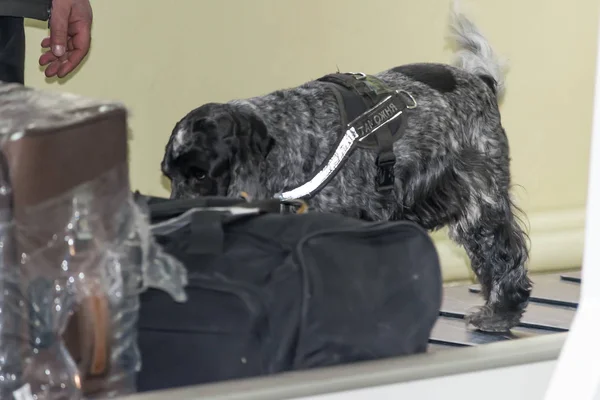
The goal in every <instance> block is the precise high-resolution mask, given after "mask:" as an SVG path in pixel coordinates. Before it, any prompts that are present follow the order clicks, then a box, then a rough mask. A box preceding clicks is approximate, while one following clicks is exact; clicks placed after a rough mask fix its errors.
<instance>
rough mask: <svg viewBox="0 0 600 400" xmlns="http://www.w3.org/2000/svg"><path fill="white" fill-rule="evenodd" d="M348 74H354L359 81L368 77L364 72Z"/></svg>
mask: <svg viewBox="0 0 600 400" xmlns="http://www.w3.org/2000/svg"><path fill="white" fill-rule="evenodd" d="M348 75H352V76H354V79H356V80H357V81H360V80H363V79H367V74H365V73H364V72H348Z"/></svg>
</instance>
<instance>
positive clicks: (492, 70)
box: [450, 0, 506, 98]
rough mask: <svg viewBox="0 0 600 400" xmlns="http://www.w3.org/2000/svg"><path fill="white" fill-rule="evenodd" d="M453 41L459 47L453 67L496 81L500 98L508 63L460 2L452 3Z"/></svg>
mask: <svg viewBox="0 0 600 400" xmlns="http://www.w3.org/2000/svg"><path fill="white" fill-rule="evenodd" d="M450 28H451V39H452V40H453V42H454V43H455V44H456V45H457V49H456V53H455V56H454V57H455V58H454V61H453V65H454V66H456V67H458V68H461V69H464V70H466V71H468V72H471V73H473V74H476V75H480V76H482V77H491V78H493V79H494V81H495V82H494V89H495V91H496V95H497V97H498V98H500V97H502V96H503V94H504V90H505V80H504V75H505V71H506V62H505V61H504V60H501V59H499V58H498V57H497V55H496V54H495V53H494V50H493V49H492V46H491V45H490V43H489V42H488V41H487V39H486V38H485V37H484V36H483V34H482V33H481V32H480V31H479V29H478V28H477V27H476V26H475V24H474V23H473V22H471V20H469V19H468V18H467V17H466V16H465V15H464V14H463V13H462V12H461V11H460V7H459V1H458V0H453V1H452V9H451V11H450Z"/></svg>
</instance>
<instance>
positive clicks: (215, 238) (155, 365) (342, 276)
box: [138, 199, 442, 392]
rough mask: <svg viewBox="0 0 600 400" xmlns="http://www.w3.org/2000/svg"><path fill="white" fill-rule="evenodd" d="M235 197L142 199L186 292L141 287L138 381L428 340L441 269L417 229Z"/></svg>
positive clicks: (228, 375)
mask: <svg viewBox="0 0 600 400" xmlns="http://www.w3.org/2000/svg"><path fill="white" fill-rule="evenodd" d="M236 203H239V200H235V199H233V200H232V199H203V200H196V201H192V202H190V201H179V200H168V201H157V200H156V199H151V200H150V202H149V209H150V215H151V220H152V222H153V233H154V237H155V238H156V240H157V241H158V242H159V243H160V244H161V245H162V246H163V247H164V249H165V250H166V251H167V252H168V253H170V254H172V255H174V256H176V257H177V258H178V259H179V260H181V261H182V262H183V263H184V264H185V266H186V268H187V270H188V281H189V284H188V287H187V288H186V289H187V295H188V300H187V302H185V303H176V302H174V301H173V300H172V298H171V297H170V296H169V295H167V294H166V293H164V292H161V291H158V290H153V289H150V290H147V291H146V292H144V293H142V295H141V298H140V302H141V305H140V314H139V326H138V328H139V331H138V341H139V342H138V343H139V347H140V351H141V356H142V370H141V372H140V373H139V376H138V390H139V391H141V392H143V391H149V390H158V389H165V388H173V387H179V386H187V385H195V384H202V383H209V382H218V381H224V380H229V379H239V378H247V377H253V376H262V375H269V374H274V373H280V372H285V371H293V370H301V369H306V368H313V367H324V366H333V365H339V364H345V363H350V362H356V361H364V360H377V359H383V358H388V357H396V356H403V355H410V354H416V353H421V352H425V351H426V350H427V343H428V338H429V335H430V333H431V329H432V328H433V325H434V323H435V321H436V319H437V316H438V312H439V309H440V305H441V294H442V278H441V271H440V264H439V260H438V255H437V252H436V250H435V247H434V245H433V242H432V241H431V239H430V237H429V235H428V234H427V233H426V232H425V231H424V230H423V229H421V228H420V227H418V226H416V225H414V224H412V223H408V222H383V223H374V222H365V221H360V220H356V219H352V218H346V217H342V216H339V215H333V214H312V213H307V214H302V215H298V214H287V215H282V214H278V213H271V212H264V211H265V210H266V209H267V208H268V207H265V203H258V204H253V203H244V204H241V205H240V204H236ZM220 206H222V207H220ZM238 206H239V207H238ZM191 207H209V208H203V209H194V210H191V211H189V210H190V208H191ZM223 207H225V208H223ZM186 211H187V212H186ZM268 211H270V210H268Z"/></svg>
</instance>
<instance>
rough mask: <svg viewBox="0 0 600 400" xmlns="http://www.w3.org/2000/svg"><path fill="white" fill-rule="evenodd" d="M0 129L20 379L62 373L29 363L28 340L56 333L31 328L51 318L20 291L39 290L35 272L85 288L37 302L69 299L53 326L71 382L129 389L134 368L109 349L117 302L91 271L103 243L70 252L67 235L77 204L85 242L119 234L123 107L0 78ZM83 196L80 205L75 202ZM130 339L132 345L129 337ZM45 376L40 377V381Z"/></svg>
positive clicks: (123, 195) (35, 352)
mask: <svg viewBox="0 0 600 400" xmlns="http://www.w3.org/2000/svg"><path fill="white" fill-rule="evenodd" d="M0 134H1V136H0V138H1V140H2V142H1V145H0V159H1V160H0V161H2V164H3V165H1V166H0V169H3V171H2V176H1V177H0V178H1V179H0V219H3V220H7V219H8V220H11V221H12V229H11V230H10V233H9V232H8V231H7V232H5V237H4V239H3V244H6V246H4V247H3V250H2V253H3V265H2V268H4V269H6V268H15V269H18V271H19V274H20V278H19V279H20V281H19V282H20V288H21V291H22V293H24V294H23V295H22V296H24V298H25V303H26V304H25V305H24V308H23V309H22V312H23V313H24V315H23V316H22V317H23V321H22V323H21V328H22V329H21V330H20V332H22V334H23V336H22V338H21V340H20V343H19V344H20V345H21V346H22V347H24V348H21V349H20V351H21V354H25V355H26V356H27V355H29V356H31V357H30V359H28V361H26V362H25V364H24V366H23V368H22V370H21V373H22V379H23V380H24V381H26V382H29V387H28V388H27V390H31V391H32V392H34V393H35V392H36V391H39V390H46V389H48V385H50V386H51V385H52V383H51V382H50V381H52V380H53V379H54V380H55V381H56V382H58V381H60V379H58V380H56V379H55V378H56V377H55V376H54V375H52V371H51V374H50V375H49V376H48V377H44V376H41V377H40V376H38V375H39V371H37V370H38V369H39V368H40V367H39V366H36V362H41V361H39V360H38V361H36V357H38V356H39V354H40V353H39V352H40V351H41V350H39V349H37V348H36V346H38V345H39V346H43V344H40V343H41V342H43V341H44V340H46V339H43V338H42V337H44V335H46V336H47V335H50V336H52V334H58V333H57V332H48V329H49V328H48V326H46V328H45V329H42V331H39V330H38V331H36V330H35V328H36V326H38V325H40V321H41V325H44V324H46V325H51V324H49V323H48V321H43V313H42V314H39V313H40V311H39V310H38V309H36V307H37V308H39V307H40V304H34V303H35V301H34V300H32V299H31V298H28V297H27V296H28V294H27V293H32V295H33V296H39V293H38V292H36V290H37V289H35V290H33V289H32V290H33V291H31V292H28V291H27V290H28V288H27V287H26V286H27V285H28V284H30V283H32V284H33V282H34V281H35V282H37V281H39V280H40V279H41V280H46V281H47V282H50V283H51V284H53V285H55V286H56V285H58V286H56V287H57V288H58V289H56V290H57V291H60V290H59V289H61V290H63V291H64V290H65V287H62V288H61V287H60V285H61V284H63V283H64V284H65V285H68V283H66V282H71V281H69V279H72V280H73V282H75V283H74V285H75V286H73V287H77V288H79V287H81V288H83V289H81V290H80V289H76V290H75V292H77V293H78V296H79V297H78V298H77V300H76V301H75V302H73V301H71V303H73V304H71V303H68V302H63V303H62V304H58V303H60V302H61V301H58V300H55V302H57V304H56V305H48V304H44V305H43V306H44V307H46V306H48V307H50V306H51V307H55V309H53V310H54V311H51V314H52V313H54V314H53V315H54V316H55V317H56V316H59V315H63V314H64V313H65V312H66V310H62V311H61V312H62V313H63V314H61V312H58V311H56V310H58V308H56V307H61V306H62V307H66V305H68V304H71V305H70V308H71V309H70V310H69V311H70V312H69V314H71V316H70V317H69V318H68V321H66V322H65V324H66V329H65V330H64V332H61V333H60V334H62V337H63V339H64V340H65V342H66V348H67V349H68V352H69V353H70V356H71V357H72V359H73V360H74V361H75V363H76V365H77V369H78V375H77V376H75V377H74V380H75V384H76V385H80V387H81V389H82V391H83V393H84V394H85V397H95V396H99V397H106V396H110V397H112V396H115V395H123V394H127V393H131V392H133V391H134V385H133V382H134V379H135V377H133V376H131V374H130V373H123V371H119V369H120V368H123V366H122V365H121V364H122V363H119V361H118V358H116V357H111V354H112V352H113V351H114V350H115V349H114V347H115V343H116V344H117V345H118V342H115V340H116V339H115V337H114V336H115V335H114V332H113V326H112V325H111V324H112V319H113V317H114V315H113V313H114V312H115V310H113V309H112V308H111V302H110V299H109V298H108V296H107V294H106V290H105V288H104V287H102V284H101V282H102V281H101V279H99V278H98V279H97V277H100V276H103V274H104V273H105V271H97V270H96V269H97V268H103V266H104V264H102V262H100V261H98V260H101V259H102V258H101V256H102V254H100V253H101V247H98V249H96V250H93V249H92V250H89V251H88V253H85V254H86V256H85V257H80V258H77V255H78V254H79V253H77V251H79V250H74V248H75V247H73V246H74V245H73V246H71V245H72V244H73V243H72V242H73V240H72V238H71V237H70V236H69V235H70V234H69V233H68V232H70V231H69V229H71V228H73V226H72V225H73V223H74V222H73V221H76V222H77V221H79V222H77V223H80V222H81V221H83V220H82V219H81V218H82V217H81V215H79V214H78V213H79V211H77V210H78V209H77V210H76V204H79V205H80V206H81V207H84V208H85V210H87V211H86V212H89V215H87V217H86V218H89V221H87V222H86V223H87V224H88V226H87V228H86V229H88V230H89V232H88V233H89V234H90V235H91V236H90V237H89V240H90V241H89V244H90V245H92V244H93V245H96V246H98V243H100V244H102V243H111V242H112V241H116V240H119V236H118V235H119V227H118V225H119V223H120V221H119V219H118V218H117V217H116V215H115V213H117V212H118V211H119V209H120V207H122V206H124V205H125V204H127V201H128V200H129V196H130V186H129V178H128V165H127V113H126V110H125V108H124V107H122V106H121V105H119V104H116V103H111V102H101V101H96V100H91V99H87V98H82V97H79V96H73V95H70V94H61V93H59V92H42V91H37V90H33V89H30V88H26V87H23V86H20V85H9V84H2V83H0ZM2 167H3V168H2ZM3 189H4V190H3ZM7 189H8V190H7ZM81 199H85V200H81ZM82 201H83V202H84V203H85V204H83V205H81V202H82ZM82 210H83V208H82ZM76 214H77V215H76ZM74 218H75V219H74ZM77 218H79V219H77ZM90 221H91V222H90ZM0 222H2V221H0ZM84 222H85V221H84ZM84 222H81V223H84ZM10 235H12V237H9V236H10ZM71 253H72V254H71ZM76 253H77V254H76ZM96 253H98V254H96ZM90 254H92V255H93V256H91V255H90ZM94 257H98V258H94ZM78 263H87V264H85V265H78ZM69 274H75V275H74V277H73V276H70V275H69ZM76 285H80V286H76ZM82 293H83V295H82ZM125 295H126V294H125ZM57 298H59V296H58V295H57ZM47 300H48V298H47V297H46V300H45V301H47ZM59 300H60V298H59ZM113 308H114V307H113ZM55 311H56V312H55ZM38 314H39V315H38ZM40 315H42V316H40ZM67 316H68V315H65V316H64V318H65V319H66V318H67ZM61 318H63V317H61ZM59 319H60V318H59ZM53 324H55V325H56V326H58V325H61V323H60V322H53ZM63 328H64V327H63ZM40 329H41V328H40ZM32 332H36V333H33V334H32ZM52 340H54V339H48V341H49V342H51V341H52ZM2 345H3V344H2V343H0V347H1V346H2ZM4 345H6V344H4ZM130 346H135V342H134V341H133V340H131V344H130ZM40 348H41V347H40ZM120 351H122V349H121V350H120ZM44 362H48V363H50V364H49V365H54V364H52V363H55V364H56V361H48V360H46V361H44ZM134 364H135V362H134ZM0 367H1V366H0ZM0 369H1V368H0ZM126 372H131V371H126ZM31 374H33V375H35V376H33V375H31ZM42 375H43V374H42ZM46 378H47V381H48V382H44V379H46ZM37 379H39V380H40V382H37ZM17 380H18V379H17ZM31 382H37V383H35V384H32V383H31ZM44 385H46V386H44ZM51 389H53V390H51V392H53V393H54V391H56V393H54V394H52V396H51V397H48V398H52V399H58V398H63V397H61V396H62V395H60V388H51ZM65 393H68V391H65ZM65 396H66V394H65ZM71 396H73V395H72V394H71ZM65 398H66V397H65Z"/></svg>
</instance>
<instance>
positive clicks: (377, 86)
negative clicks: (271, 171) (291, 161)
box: [276, 73, 417, 201]
mask: <svg viewBox="0 0 600 400" xmlns="http://www.w3.org/2000/svg"><path fill="white" fill-rule="evenodd" d="M319 81H320V82H323V83H324V84H325V85H327V87H328V88H329V89H331V91H332V93H333V94H334V96H335V98H336V100H337V102H338V104H339V105H340V118H341V126H342V135H340V136H339V137H338V140H337V141H336V144H335V148H334V151H332V152H331V153H330V154H329V155H328V157H327V158H326V159H325V161H324V162H323V164H322V165H321V167H320V168H319V169H318V170H317V171H315V172H313V174H312V175H311V177H310V178H309V180H308V181H307V182H306V183H304V184H303V185H301V186H299V187H297V188H295V189H292V190H289V191H286V192H283V193H280V194H278V195H276V198H278V199H279V200H280V201H287V200H292V199H307V198H311V197H313V196H314V195H315V194H316V193H318V192H319V191H320V190H321V189H322V188H323V187H324V186H326V185H327V184H328V183H329V182H330V181H331V179H333V177H334V176H335V174H336V173H337V171H339V169H340V168H342V167H343V165H344V164H345V162H346V161H347V158H348V157H349V155H350V154H351V153H352V152H353V151H354V150H355V148H357V147H360V148H370V149H377V152H378V156H377V178H376V186H377V190H378V191H388V190H391V189H393V187H394V164H395V161H396V158H395V156H394V151H393V145H394V142H395V141H396V140H397V139H398V138H399V137H400V136H401V133H402V131H403V128H404V124H405V122H406V119H405V118H404V116H403V115H402V114H403V113H404V111H405V110H406V109H412V108H415V107H416V106H417V104H416V101H415V100H414V98H413V97H412V96H411V95H410V94H409V93H407V92H404V91H398V90H393V89H391V88H389V87H388V86H387V85H385V84H384V83H383V82H382V81H380V80H379V79H377V78H374V77H372V76H367V75H365V74H352V73H351V74H342V73H338V74H330V75H326V76H324V77H322V78H320V79H319ZM402 95H405V96H406V97H408V98H410V100H411V102H412V104H410V105H407V103H406V101H405V100H404V99H403V97H402Z"/></svg>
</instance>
